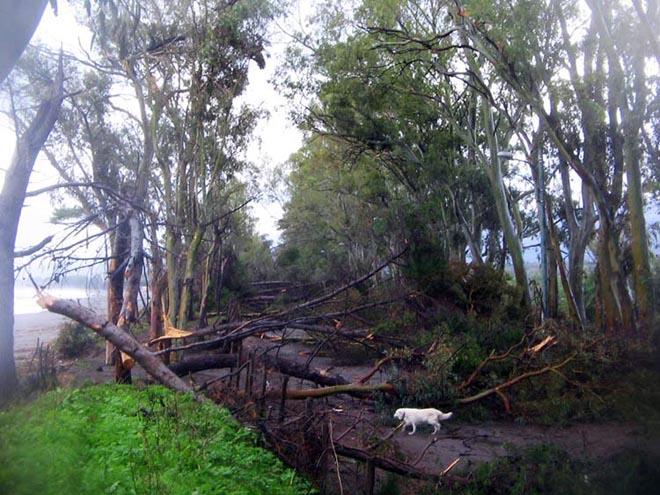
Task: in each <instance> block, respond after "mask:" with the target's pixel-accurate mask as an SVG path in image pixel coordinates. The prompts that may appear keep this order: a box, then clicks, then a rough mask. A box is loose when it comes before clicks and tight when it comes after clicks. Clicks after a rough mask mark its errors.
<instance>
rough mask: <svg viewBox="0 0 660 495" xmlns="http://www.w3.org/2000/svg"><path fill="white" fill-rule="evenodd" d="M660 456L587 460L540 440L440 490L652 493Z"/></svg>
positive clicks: (464, 494) (659, 475)
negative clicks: (456, 485)
mask: <svg viewBox="0 0 660 495" xmlns="http://www.w3.org/2000/svg"><path fill="white" fill-rule="evenodd" d="M657 461H658V459H657V458H655V459H654V458H653V456H649V453H645V452H637V451H628V452H623V453H622V454H620V455H618V456H616V457H615V458H613V459H611V460H610V461H608V462H607V463H603V462H602V461H599V462H597V461H594V462H585V461H579V460H574V459H571V456H570V455H569V454H568V453H567V452H564V451H563V450H561V449H559V448H557V447H554V446H550V445H543V444H542V445H537V446H534V447H531V448H529V449H527V450H524V451H519V452H512V454H511V455H510V456H509V457H505V458H502V459H499V460H498V461H496V462H493V463H491V464H482V465H481V466H479V467H478V468H477V469H476V470H475V472H474V476H473V477H472V479H471V481H470V482H469V483H468V484H467V485H464V486H458V487H457V488H456V489H449V490H446V491H440V492H437V493H451V494H455V495H458V494H461V495H481V494H483V495H487V494H488V495H491V494H492V495H497V494H507V495H508V494H545V493H548V494H551V493H557V494H559V493H561V494H566V495H592V494H603V495H605V494H607V495H611V494H621V495H624V494H632V493H638V494H646V493H648V494H651V493H657V486H658V482H660V469H659V468H658V466H660V464H658V463H657Z"/></svg>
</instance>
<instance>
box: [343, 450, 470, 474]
mask: <svg viewBox="0 0 660 495" xmlns="http://www.w3.org/2000/svg"><path fill="white" fill-rule="evenodd" d="M335 450H336V452H337V454H339V455H341V456H343V457H348V458H349V459H356V460H359V461H363V462H371V463H372V464H373V465H374V466H375V467H377V468H379V469H383V470H384V471H389V472H390V473H394V474H398V475H401V476H406V477H409V478H415V479H418V480H431V481H435V482H441V481H447V482H450V483H466V482H467V479H466V478H462V477H459V476H453V475H450V474H446V473H447V472H448V471H449V469H447V468H446V469H444V470H443V471H442V472H443V473H445V474H430V473H425V472H424V471H420V470H419V469H417V468H415V467H414V466H411V465H409V464H404V463H402V462H398V461H395V460H393V459H387V458H386V457H378V456H375V455H372V454H371V453H369V452H367V451H366V450H362V449H357V448H355V447H349V446H347V445H342V444H340V443H337V444H335ZM455 465H456V462H455V461H454V463H453V465H452V466H451V467H454V466H455ZM451 467H450V468H451Z"/></svg>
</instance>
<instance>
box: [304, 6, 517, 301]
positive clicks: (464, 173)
mask: <svg viewBox="0 0 660 495" xmlns="http://www.w3.org/2000/svg"><path fill="white" fill-rule="evenodd" d="M437 4H438V2H385V3H379V2H362V3H361V5H360V6H359V7H358V8H356V9H355V11H354V13H353V14H354V16H353V21H354V22H353V23H352V24H351V23H346V22H337V21H336V19H337V18H338V17H343V16H346V13H345V12H343V11H340V9H337V10H336V11H330V12H329V13H328V12H326V15H325V17H324V16H320V18H321V19H325V20H326V24H327V25H330V26H334V27H335V30H331V31H329V34H328V36H327V37H326V38H325V39H322V40H320V41H317V45H318V46H317V47H316V48H314V49H312V50H308V51H311V53H310V54H308V55H307V57H309V58H308V59H304V58H301V59H300V60H301V62H302V61H304V62H305V63H308V65H309V60H310V59H311V60H312V61H313V63H312V64H311V65H312V66H313V68H314V70H315V71H316V73H314V74H312V75H311V76H310V77H309V78H308V80H310V81H312V87H313V89H314V90H315V91H316V94H317V98H318V101H317V102H315V103H314V104H312V106H311V108H310V109H309V111H308V112H307V114H306V121H305V125H307V126H308V127H309V128H310V129H311V130H312V131H313V132H314V133H315V134H317V135H323V136H329V137H332V138H334V139H336V140H339V141H341V142H343V143H344V145H345V146H346V147H347V148H348V149H351V150H353V153H354V154H356V153H358V154H359V153H367V154H369V155H370V156H371V157H372V159H373V162H374V165H375V166H376V167H377V168H378V169H379V170H381V171H382V173H384V174H386V175H387V176H388V177H390V178H391V179H393V180H395V181H396V182H397V183H398V184H397V186H396V187H398V188H401V189H402V190H404V191H405V192H406V194H407V196H408V201H409V204H410V205H417V206H416V211H417V213H418V214H417V215H416V217H417V218H418V219H421V216H420V215H419V214H420V213H424V217H423V222H419V223H418V224H417V225H415V227H414V228H413V229H412V230H413V231H416V232H423V231H426V232H427V233H433V235H434V236H435V240H436V241H437V242H439V244H438V246H439V248H440V249H439V251H440V253H439V254H440V255H442V256H444V257H445V258H451V257H458V258H459V259H464V257H465V254H464V253H465V250H466V247H467V248H468V249H469V252H470V257H471V259H472V260H473V261H474V262H477V263H479V262H482V260H483V253H482V238H483V228H484V226H485V225H486V224H488V225H489V227H491V228H493V232H492V233H495V231H498V230H499V231H504V235H505V239H506V247H507V248H508V251H509V252H510V253H511V255H512V258H513V260H514V266H515V268H516V277H517V280H518V283H519V286H520V288H521V295H524V296H525V300H528V299H529V298H528V297H527V291H528V289H527V276H526V272H525V268H524V264H523V258H522V246H521V242H520V236H521V235H522V229H523V225H522V221H517V222H514V218H515V217H518V218H519V219H521V218H522V217H521V216H520V215H519V212H518V211H517V206H516V204H515V201H514V199H515V198H514V197H513V196H512V194H511V191H510V190H508V189H507V188H506V187H505V185H504V181H503V177H502V175H503V172H502V168H503V164H501V163H499V158H498V156H497V155H498V151H499V149H498V147H497V144H496V142H495V141H496V140H497V139H498V135H501V136H502V139H507V138H508V137H510V135H511V132H510V130H508V129H507V130H502V128H503V127H506V125H507V121H506V120H505V119H504V118H498V120H497V122H495V121H494V120H493V119H492V118H491V117H492V111H491V108H490V105H491V104H492V97H491V93H490V90H489V87H488V86H487V85H486V84H485V83H484V82H483V81H484V80H485V78H484V77H482V78H480V79H479V81H478V83H480V84H481V86H477V84H476V83H475V82H473V81H471V80H469V77H467V76H468V74H469V72H468V71H465V70H464V69H461V66H463V67H464V66H465V61H464V60H461V59H460V58H459V57H458V55H457V51H456V50H454V46H453V45H448V46H446V47H445V46H443V45H442V43H444V41H443V40H445V38H447V36H449V35H450V34H451V26H450V25H449V24H448V23H447V20H446V19H445V17H446V11H444V10H442V9H440V8H437ZM337 26H349V27H347V28H344V29H345V30H344V32H343V34H342V33H341V32H338V31H340V28H338V27H337ZM445 31H448V32H449V34H446V32H445ZM305 43H306V45H309V44H310V43H309V41H306V42H305ZM436 45H437V46H436ZM431 47H433V49H431ZM304 55H305V52H304V51H303V56H304ZM299 65H300V64H299ZM315 82H316V84H315V85H314V83H315ZM296 83H299V76H298V74H296V76H295V77H294V78H293V80H292V84H294V85H295V84H296ZM302 89H303V90H307V89H308V87H306V86H302ZM482 94H483V95H484V97H485V98H487V104H486V105H482V106H481V107H478V106H477V105H476V103H477V100H476V99H475V96H479V95H482ZM489 98H490V99H489ZM484 119H485V120H484ZM496 123H497V124H498V129H495V124H496ZM496 131H497V132H496ZM488 139H490V141H488ZM486 143H490V149H488V147H487V146H486V145H485V144H486ZM491 161H492V162H493V163H492V164H491ZM481 178H488V179H489V184H490V186H489V187H488V188H487V189H486V190H484V189H483V187H482V186H483V182H482V181H481ZM494 199H498V201H496V202H495V203H496V205H499V206H498V208H497V209H496V211H497V214H498V217H499V226H497V227H495V226H494V225H493V223H492V222H486V219H485V217H486V216H487V215H488V214H490V209H489V208H486V207H485V205H487V204H492V202H493V200H494ZM482 205H483V206H482ZM409 220H410V223H411V226H412V224H413V223H414V218H412V219H409ZM422 224H424V225H422ZM491 237H493V236H491ZM420 240H421V239H420ZM459 240H460V241H459ZM457 241H459V242H458V243H457Z"/></svg>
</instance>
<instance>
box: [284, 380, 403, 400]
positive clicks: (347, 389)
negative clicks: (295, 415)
mask: <svg viewBox="0 0 660 495" xmlns="http://www.w3.org/2000/svg"><path fill="white" fill-rule="evenodd" d="M374 392H385V393H387V394H392V395H396V389H395V388H394V385H392V384H391V383H379V384H377V385H361V384H357V383H349V384H346V385H334V386H332V387H323V388H311V389H300V390H287V392H286V398H287V399H292V400H303V399H307V398H310V399H319V398H322V397H328V396H330V395H336V394H349V395H356V396H358V397H364V396H365V395H370V394H373V393H374Z"/></svg>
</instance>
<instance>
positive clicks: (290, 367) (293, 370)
mask: <svg viewBox="0 0 660 495" xmlns="http://www.w3.org/2000/svg"><path fill="white" fill-rule="evenodd" d="M263 360H264V363H265V364H266V366H268V367H269V368H275V369H276V370H277V371H279V372H280V373H283V374H285V375H290V376H294V377H296V378H302V379H303V380H307V381H310V382H314V383H317V384H319V385H323V386H325V387H331V386H335V385H348V384H349V383H350V382H349V381H348V380H346V379H345V378H344V377H343V376H340V375H330V374H328V373H325V372H323V371H316V370H313V369H310V368H309V367H308V366H305V365H304V364H300V363H296V362H295V361H290V360H288V359H282V358H281V357H278V356H272V355H270V354H265V355H264V356H263Z"/></svg>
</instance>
